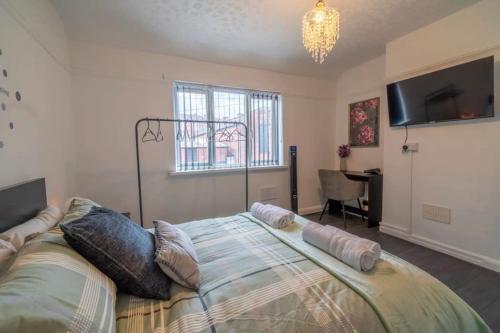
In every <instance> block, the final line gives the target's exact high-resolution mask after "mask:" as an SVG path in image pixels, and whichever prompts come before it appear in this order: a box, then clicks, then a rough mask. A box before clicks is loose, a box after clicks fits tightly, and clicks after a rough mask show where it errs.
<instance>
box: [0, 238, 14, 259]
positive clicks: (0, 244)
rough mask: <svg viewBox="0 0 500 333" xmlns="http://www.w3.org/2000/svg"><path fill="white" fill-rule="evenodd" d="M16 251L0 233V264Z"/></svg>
mask: <svg viewBox="0 0 500 333" xmlns="http://www.w3.org/2000/svg"><path fill="white" fill-rule="evenodd" d="M16 252H17V251H16V248H15V247H14V245H12V243H11V242H10V241H9V240H8V238H7V237H6V236H3V235H1V234H0V264H1V263H2V262H3V261H4V260H7V259H8V258H9V257H10V256H11V255H13V254H14V253H16Z"/></svg>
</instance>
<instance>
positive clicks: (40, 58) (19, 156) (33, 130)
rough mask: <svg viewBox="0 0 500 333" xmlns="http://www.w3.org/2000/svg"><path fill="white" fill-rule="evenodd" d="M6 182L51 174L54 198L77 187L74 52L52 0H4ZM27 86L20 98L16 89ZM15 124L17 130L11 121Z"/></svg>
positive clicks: (0, 9) (1, 168) (0, 133)
mask: <svg viewBox="0 0 500 333" xmlns="http://www.w3.org/2000/svg"><path fill="white" fill-rule="evenodd" d="M0 49H2V55H0V69H6V70H7V71H8V77H7V78H5V77H4V76H3V75H0V87H3V88H5V89H7V90H9V91H10V97H9V98H8V97H6V96H5V95H3V94H0V102H1V103H5V104H6V106H7V110H6V111H1V110H0V141H3V143H4V147H3V148H1V149H0V186H7V185H11V184H14V183H17V182H21V181H26V180H28V179H33V178H37V177H46V178H47V194H48V200H49V203H52V204H56V205H61V204H62V203H63V201H64V200H65V198H66V197H68V196H70V195H72V194H73V192H74V163H75V160H76V154H75V152H74V149H75V147H74V142H75V139H74V135H73V117H72V112H71V76H70V73H69V72H68V70H67V67H68V63H69V52H68V45H67V40H66V34H65V31H64V28H63V25H62V22H61V20H60V18H59V16H58V14H57V13H56V11H55V10H54V8H53V7H52V5H51V4H50V3H48V1H45V0H36V1H35V0H15V1H13V0H0ZM17 90H18V91H20V92H21V96H22V100H21V102H17V101H16V99H15V97H14V94H15V92H16V91H17ZM10 122H12V123H13V124H14V130H11V129H10V128H9V123H10Z"/></svg>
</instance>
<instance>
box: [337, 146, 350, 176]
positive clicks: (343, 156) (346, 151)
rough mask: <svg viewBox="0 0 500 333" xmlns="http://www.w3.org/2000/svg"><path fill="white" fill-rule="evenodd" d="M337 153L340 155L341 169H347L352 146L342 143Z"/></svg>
mask: <svg viewBox="0 0 500 333" xmlns="http://www.w3.org/2000/svg"><path fill="white" fill-rule="evenodd" d="M337 154H338V155H339V157H340V171H347V157H349V155H351V147H350V146H349V145H340V146H339V149H338V150H337Z"/></svg>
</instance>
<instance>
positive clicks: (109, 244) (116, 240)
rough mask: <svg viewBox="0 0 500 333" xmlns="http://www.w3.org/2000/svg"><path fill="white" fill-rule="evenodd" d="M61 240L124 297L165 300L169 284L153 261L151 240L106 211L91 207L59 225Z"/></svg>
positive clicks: (153, 249)
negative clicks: (94, 267)
mask: <svg viewBox="0 0 500 333" xmlns="http://www.w3.org/2000/svg"><path fill="white" fill-rule="evenodd" d="M60 227H61V229H62V231H63V232H64V239H65V240H66V241H67V242H68V244H69V245H71V247H73V248H74V249H75V250H76V251H78V252H79V253H80V254H81V255H82V256H84V257H85V258H86V259H87V260H88V261H90V262H91V263H92V264H93V265H94V266H96V267H97V268H98V269H100V270H101V271H102V272H103V273H104V274H106V275H107V276H109V277H110V278H111V279H112V280H113V281H115V283H116V285H117V287H118V288H119V289H121V290H123V291H125V292H127V293H130V294H132V295H135V296H138V297H144V298H160V299H168V298H169V296H170V295H169V292H170V283H171V280H170V279H169V278H168V277H167V276H166V275H165V274H163V272H162V271H161V269H160V267H158V265H157V264H156V263H155V261H154V254H155V242H154V236H153V235H152V234H151V233H150V232H148V231H146V230H144V229H143V228H141V227H140V226H138V225H137V224H135V223H134V222H132V221H131V220H129V219H128V218H126V217H125V216H123V215H121V214H119V213H116V212H114V211H112V210H110V209H107V208H103V207H93V208H92V209H91V211H90V212H89V213H88V214H87V215H85V216H84V217H82V218H80V219H78V220H74V221H71V222H68V223H63V224H61V225H60Z"/></svg>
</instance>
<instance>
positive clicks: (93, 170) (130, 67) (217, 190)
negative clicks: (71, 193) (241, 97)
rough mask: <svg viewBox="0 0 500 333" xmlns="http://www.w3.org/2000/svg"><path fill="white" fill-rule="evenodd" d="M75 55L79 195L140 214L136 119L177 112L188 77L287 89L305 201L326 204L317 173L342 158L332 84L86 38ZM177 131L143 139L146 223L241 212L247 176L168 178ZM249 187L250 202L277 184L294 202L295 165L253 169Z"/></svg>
mask: <svg viewBox="0 0 500 333" xmlns="http://www.w3.org/2000/svg"><path fill="white" fill-rule="evenodd" d="M71 51H72V67H73V69H74V70H73V74H74V75H73V97H74V98H73V108H74V110H75V112H76V124H77V126H76V127H77V129H76V134H77V140H78V157H77V161H78V162H77V165H78V171H77V182H78V183H77V185H78V189H79V194H80V195H82V196H86V197H90V198H93V199H94V200H97V201H99V202H101V203H102V204H104V205H106V206H109V207H110V208H113V209H116V210H119V211H130V212H132V216H133V218H135V219H137V218H138V198H137V185H136V184H137V179H136V165H135V148H134V136H133V134H134V132H133V129H134V124H135V122H136V121H137V120H138V119H139V118H141V117H144V116H152V117H167V116H170V117H172V104H173V103H172V83H173V81H174V80H181V81H190V82H199V83H207V84H214V85H225V86H233V87H242V88H251V89H263V90H271V91H278V92H281V93H282V94H283V118H284V146H285V149H286V147H288V145H291V144H297V145H298V149H299V161H298V164H299V184H298V185H299V207H300V208H310V207H312V208H313V209H317V208H318V205H319V204H320V201H319V190H318V189H319V182H318V177H317V170H318V169H319V168H322V167H332V166H333V159H334V156H333V151H334V148H333V142H334V138H333V133H334V129H335V120H334V114H333V112H331V111H332V108H333V98H334V96H333V93H332V92H333V91H334V89H333V87H334V86H333V85H334V83H333V82H330V81H322V80H317V79H311V78H305V77H297V76H290V75H283V74H277V73H272V72H267V71H261V70H255V69H248V68H241V67H232V66H224V65H217V64H211V63H204V62H199V61H192V60H188V59H183V58H177V57H169V56H163V55H157V54H151V53H141V52H136V51H129V50H122V49H116V48H110V47H104V46H98V45H90V44H82V43H73V44H72V46H71ZM169 128H170V130H168V131H166V130H165V129H164V134H165V137H166V138H167V139H168V140H167V142H164V143H160V144H143V145H141V149H142V152H143V153H142V155H141V159H142V161H143V169H144V173H143V182H144V203H145V221H146V222H148V223H149V222H150V221H151V220H152V219H154V218H162V219H166V220H169V221H172V222H182V221H186V220H192V219H197V218H204V217H210V216H221V215H226V214H232V213H237V212H240V211H243V210H244V192H243V190H244V183H243V175H242V174H241V173H240V174H226V175H216V176H207V175H199V176H189V177H187V176H183V177H175V176H169V175H168V171H169V170H173V169H174V143H173V140H172V138H173V134H172V131H171V127H169ZM285 161H286V162H287V158H286V159H285ZM250 184H251V186H250V203H251V202H253V201H255V200H259V197H260V188H262V187H276V188H277V189H278V193H279V198H278V200H276V203H277V204H279V205H281V206H283V207H288V206H289V173H288V170H281V171H271V172H259V173H251V174H250Z"/></svg>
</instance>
